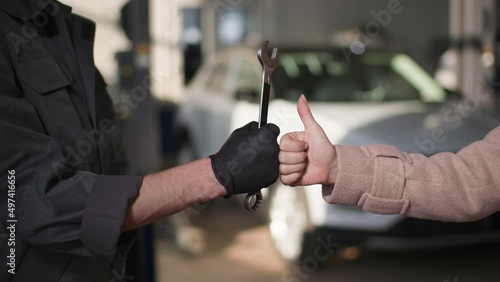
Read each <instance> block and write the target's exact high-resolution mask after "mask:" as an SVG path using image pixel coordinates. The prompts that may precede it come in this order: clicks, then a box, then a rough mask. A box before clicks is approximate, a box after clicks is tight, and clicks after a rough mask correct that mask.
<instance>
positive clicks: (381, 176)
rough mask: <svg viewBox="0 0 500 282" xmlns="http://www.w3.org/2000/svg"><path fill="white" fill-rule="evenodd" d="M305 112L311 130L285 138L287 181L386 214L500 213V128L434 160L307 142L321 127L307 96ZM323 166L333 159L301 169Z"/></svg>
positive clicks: (467, 216)
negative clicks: (320, 189) (319, 186)
mask: <svg viewBox="0 0 500 282" xmlns="http://www.w3.org/2000/svg"><path fill="white" fill-rule="evenodd" d="M298 110H299V115H301V118H302V120H303V122H304V125H305V131H304V132H302V133H300V132H299V133H291V134H289V135H285V136H283V138H282V140H281V142H280V147H281V150H282V151H281V152H280V162H281V164H280V172H281V173H282V176H281V180H282V181H283V183H285V184H288V185H309V184H323V197H324V199H325V200H326V201H327V202H329V203H332V204H340V205H347V206H355V207H360V208H362V209H364V210H366V211H369V212H373V213H380V214H401V215H406V216H411V217H417V218H425V219H434V220H443V221H471V220H476V219H480V218H483V217H485V216H487V215H489V214H491V213H494V212H496V211H498V210H500V204H499V203H500V178H499V174H498V173H497V172H498V171H499V170H500V163H499V160H500V128H496V129H495V130H493V131H492V132H491V133H490V134H488V136H487V137H486V138H485V139H484V140H482V141H478V142H475V143H473V144H471V145H469V146H468V147H466V148H464V149H462V150H461V151H460V152H458V153H457V154H453V153H440V154H437V155H434V156H432V157H426V156H424V155H421V154H407V153H405V152H402V151H400V150H399V149H397V148H395V147H392V146H387V145H369V146H362V147H355V146H348V145H335V146H332V145H331V144H330V143H329V142H327V141H326V140H325V139H324V137H325V138H326V136H323V135H322V134H319V135H318V136H320V138H318V137H316V138H314V140H315V142H316V143H313V142H306V141H307V139H305V138H304V137H302V138H301V136H310V137H311V136H313V135H312V134H310V133H308V131H309V129H308V128H310V127H313V128H316V126H319V125H317V123H316V122H315V121H314V118H313V117H312V115H311V114H310V111H309V109H308V107H307V104H306V103H305V99H304V98H301V99H300V100H299V102H298ZM316 130H317V128H316ZM304 140H306V141H304ZM301 144H302V145H301ZM313 144H315V145H313ZM301 146H302V148H303V149H302V151H303V153H302V156H301V155H300V154H299V153H300V147H301ZM331 147H333V150H332V149H331ZM321 152H323V153H322V154H320V153H321ZM329 152H333V154H331V153H329ZM314 154H316V157H314ZM294 155H295V158H294V159H293V161H290V160H289V159H291V158H292V157H293V156H294ZM321 163H323V164H327V163H331V166H327V165H323V169H321V170H320V172H319V173H318V172H316V173H315V174H314V175H313V174H312V173H310V171H309V170H307V169H304V170H301V169H300V168H301V166H303V167H306V168H307V167H316V168H319V167H320V166H318V164H321ZM294 168H296V169H294ZM284 174H285V175H284ZM287 175H288V177H287ZM318 175H323V176H322V177H318ZM325 176H327V177H325Z"/></svg>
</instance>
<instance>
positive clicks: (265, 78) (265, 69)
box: [245, 40, 279, 211]
mask: <svg viewBox="0 0 500 282" xmlns="http://www.w3.org/2000/svg"><path fill="white" fill-rule="evenodd" d="M268 44H269V41H267V40H266V41H264V42H263V43H262V45H261V46H260V48H259V50H258V51H257V58H258V59H259V62H260V64H261V65H262V90H261V95H260V110H259V128H260V127H262V126H263V125H265V124H266V123H267V112H268V109H269V96H270V92H271V75H272V74H273V71H274V69H275V68H276V67H277V66H278V64H279V50H278V48H274V49H273V53H272V54H271V57H269V55H268V54H267V45H268ZM262 200H263V198H262V193H261V192H260V190H259V191H257V192H255V193H253V194H252V193H248V194H247V196H246V197H245V209H247V210H248V211H256V210H257V209H259V207H260V206H261V205H262ZM252 202H253V204H252Z"/></svg>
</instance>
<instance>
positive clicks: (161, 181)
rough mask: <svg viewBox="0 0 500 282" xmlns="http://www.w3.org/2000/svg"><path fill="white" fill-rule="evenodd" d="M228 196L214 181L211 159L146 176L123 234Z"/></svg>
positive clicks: (123, 228) (129, 212)
mask: <svg viewBox="0 0 500 282" xmlns="http://www.w3.org/2000/svg"><path fill="white" fill-rule="evenodd" d="M225 194H226V190H225V189H224V187H222V186H221V185H220V184H219V182H218V181H217V180H216V179H215V176H214V174H213V171H212V168H211V164H210V159H208V158H204V159H201V160H198V161H194V162H192V163H189V164H186V165H183V166H178V167H175V168H172V169H168V170H165V171H161V172H158V173H155V174H151V175H147V176H146V177H145V178H144V181H143V183H142V186H141V188H140V190H139V195H138V196H137V198H136V199H135V201H134V202H133V203H132V204H131V205H130V207H129V209H128V211H127V216H126V218H125V221H124V223H123V226H122V231H123V232H125V231H128V230H132V229H135V228H138V227H141V226H143V225H146V224H149V223H152V222H154V221H157V220H159V219H162V218H165V217H167V216H169V215H171V214H174V213H176V212H178V211H181V210H183V209H185V208H188V207H190V206H192V205H194V204H196V203H200V202H204V201H209V200H212V199H214V198H217V197H220V196H223V195H225Z"/></svg>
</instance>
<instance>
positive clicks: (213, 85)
mask: <svg viewBox="0 0 500 282" xmlns="http://www.w3.org/2000/svg"><path fill="white" fill-rule="evenodd" d="M227 70H228V66H227V64H226V63H224V62H222V63H218V64H217V65H215V67H214V68H213V69H212V70H211V72H210V75H209V77H208V79H207V84H206V86H207V89H209V90H211V91H217V92H223V91H224V90H225V89H226V75H227Z"/></svg>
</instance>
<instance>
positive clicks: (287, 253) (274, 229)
mask: <svg viewBox="0 0 500 282" xmlns="http://www.w3.org/2000/svg"><path fill="white" fill-rule="evenodd" d="M269 202H270V204H269V211H268V215H269V216H268V218H269V230H270V233H271V238H272V241H273V244H274V247H275V250H276V252H277V253H278V255H279V256H280V257H281V258H282V259H283V260H284V261H285V262H286V263H288V264H291V265H297V266H301V265H302V264H304V263H307V262H309V261H311V262H313V263H315V264H317V267H318V268H319V267H320V266H324V265H325V262H326V261H329V259H315V255H316V254H315V253H314V251H315V249H317V247H318V245H319V243H318V241H317V240H319V238H322V237H321V236H322V235H325V233H324V231H320V230H319V229H317V228H315V227H314V226H313V225H312V224H311V220H310V216H309V212H308V211H309V209H308V206H307V199H306V194H305V191H304V188H303V187H288V186H284V185H283V184H276V185H275V187H272V188H271V189H270V195H269ZM323 237H324V236H323ZM332 253H333V252H332ZM323 257H324V256H323ZM329 257H330V254H329V255H328V258H329ZM313 260H314V261H313Z"/></svg>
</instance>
